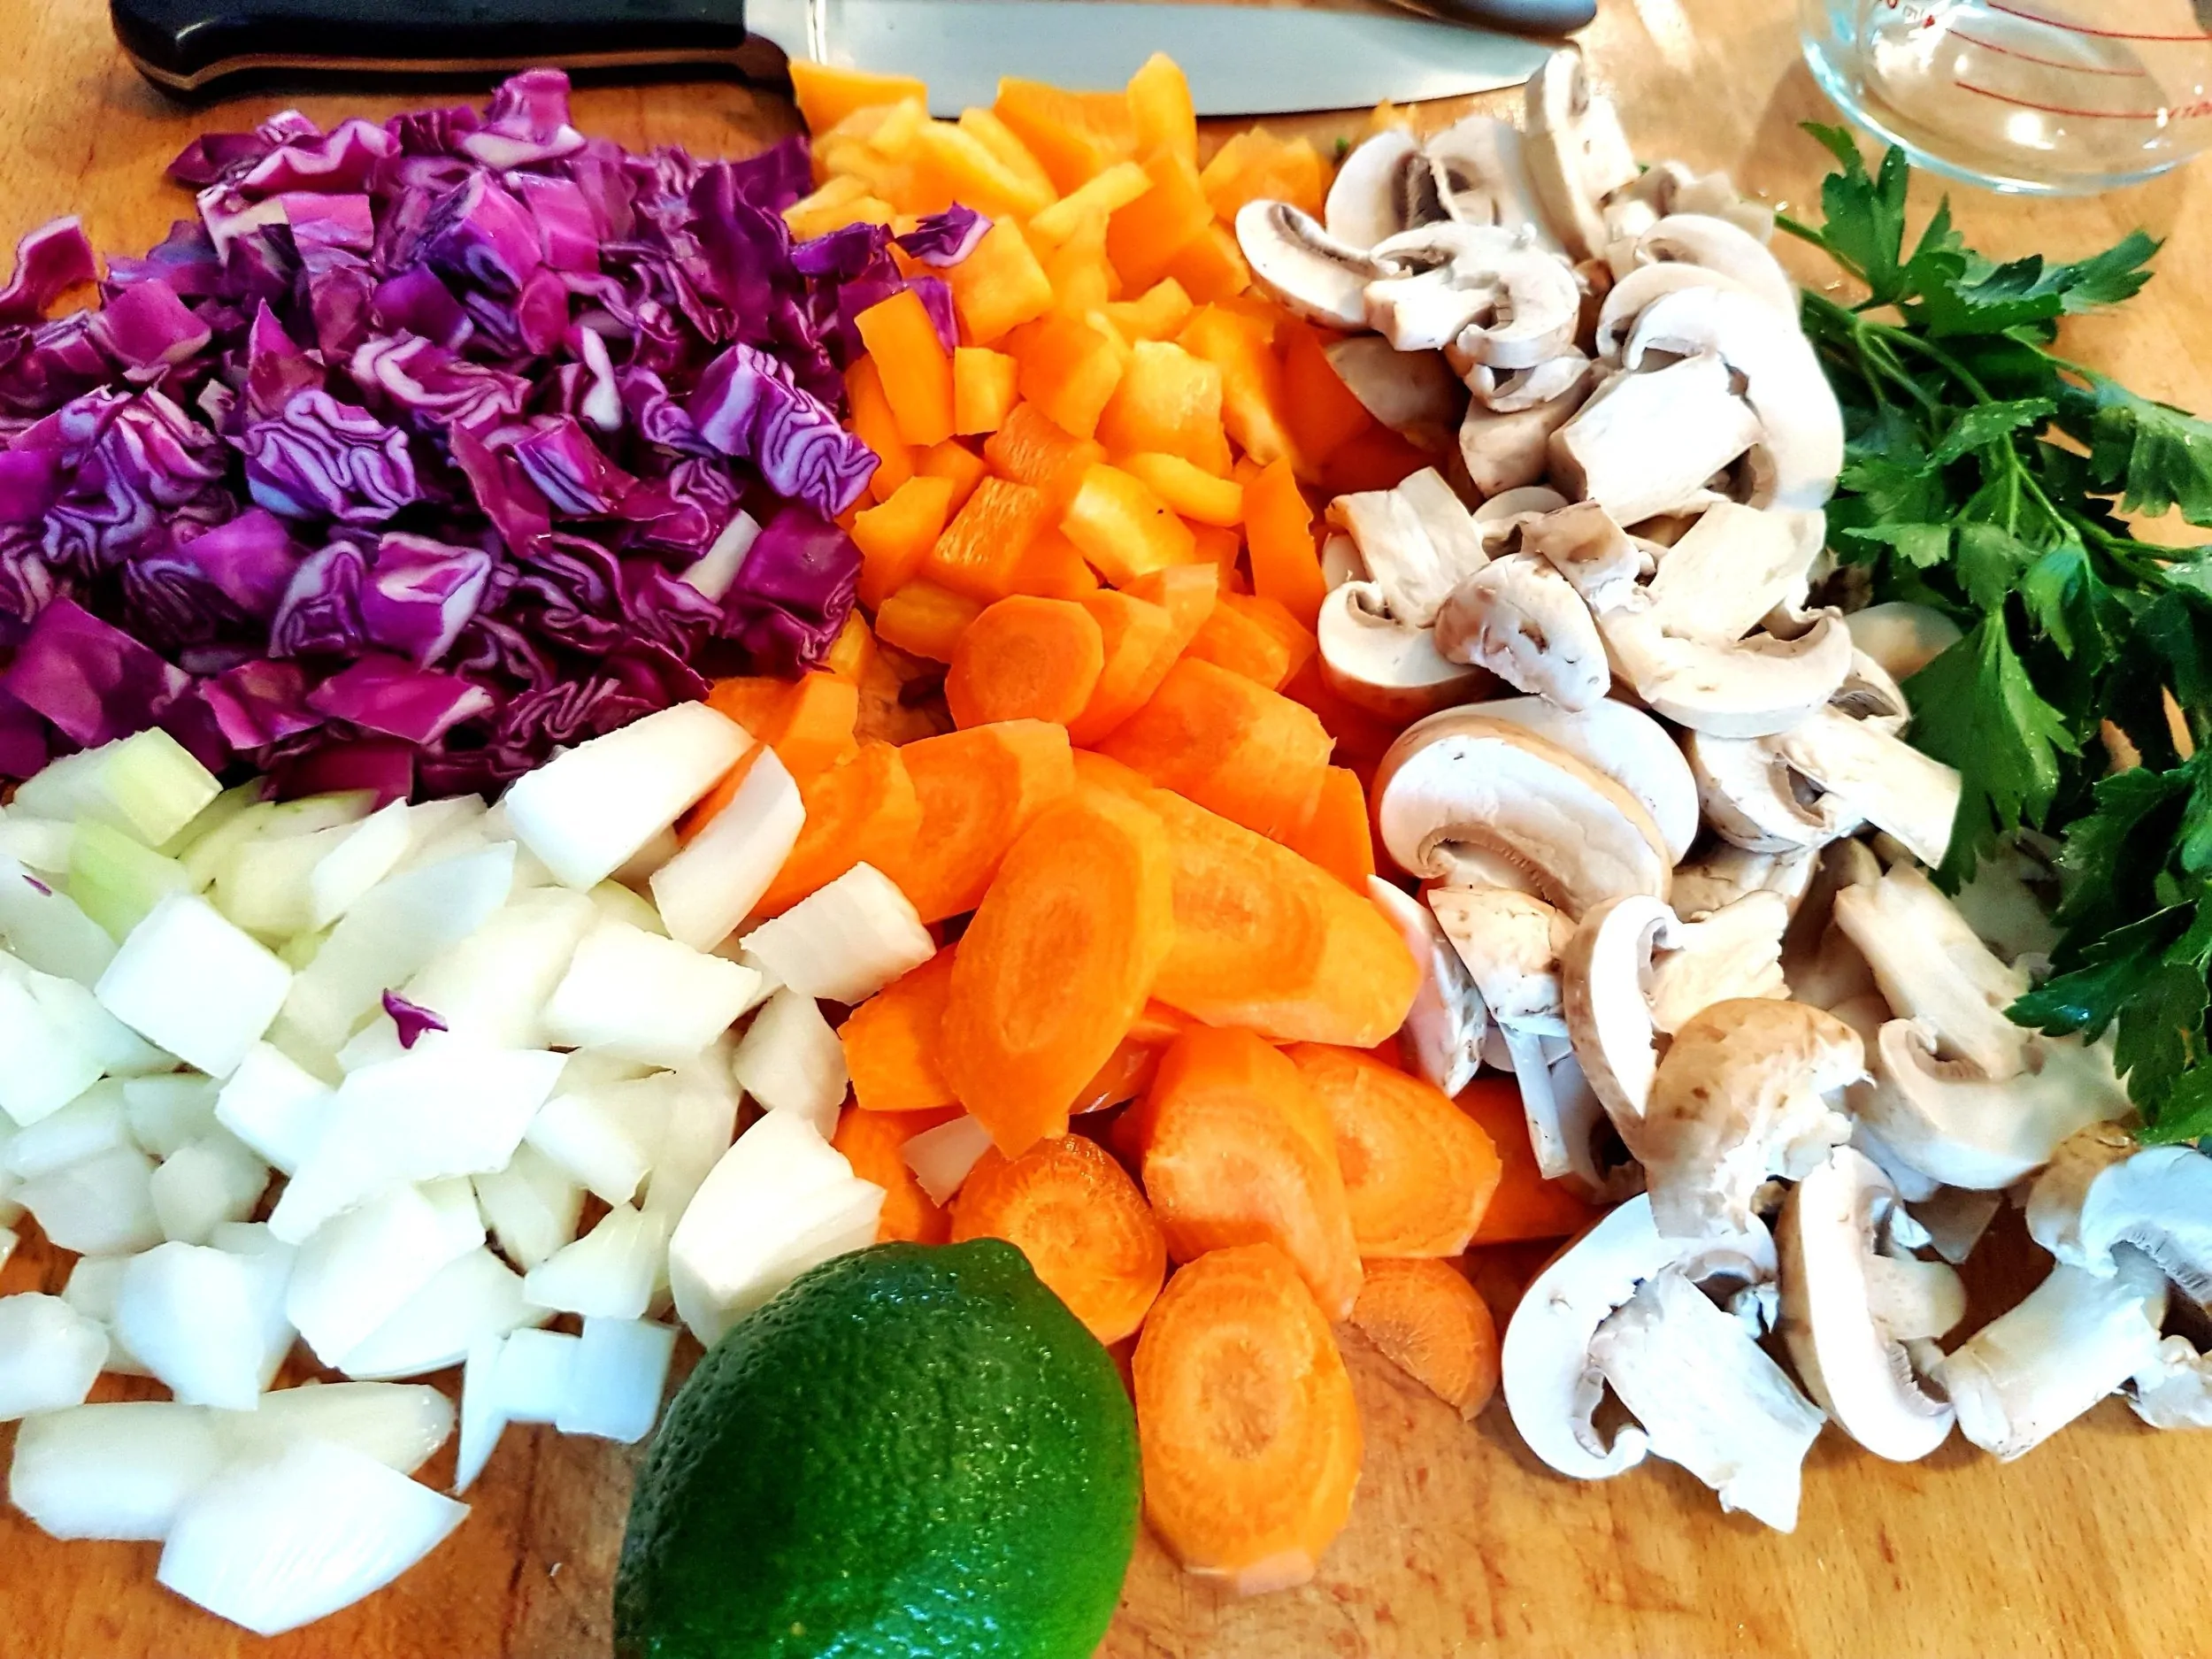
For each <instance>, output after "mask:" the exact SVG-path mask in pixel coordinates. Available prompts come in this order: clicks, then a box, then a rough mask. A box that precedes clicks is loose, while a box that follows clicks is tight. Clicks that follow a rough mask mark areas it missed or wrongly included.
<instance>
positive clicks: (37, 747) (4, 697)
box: [0, 690, 48, 778]
mask: <svg viewBox="0 0 2212 1659" xmlns="http://www.w3.org/2000/svg"><path fill="white" fill-rule="evenodd" d="M47 758H48V749H47V739H46V722H45V721H44V720H42V719H41V718H39V716H38V712H37V710H35V709H33V708H31V707H30V705H29V704H27V703H24V702H22V701H21V700H20V699H19V698H17V697H16V696H14V695H12V693H10V692H7V691H4V690H0V778H27V777H29V776H30V775H31V774H32V773H33V772H36V771H37V770H38V769H39V768H40V767H42V766H43V765H44V764H46V762H47Z"/></svg>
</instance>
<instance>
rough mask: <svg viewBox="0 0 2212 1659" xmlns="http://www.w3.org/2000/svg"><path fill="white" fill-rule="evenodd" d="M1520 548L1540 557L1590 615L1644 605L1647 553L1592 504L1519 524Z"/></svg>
mask: <svg viewBox="0 0 2212 1659" xmlns="http://www.w3.org/2000/svg"><path fill="white" fill-rule="evenodd" d="M1520 536H1521V549H1522V551H1524V552H1527V553H1536V554H1540V555H1541V556H1542V557H1544V558H1546V559H1547V560H1548V561H1549V562H1550V564H1551V565H1552V568H1553V569H1555V570H1556V571H1557V572H1559V573H1560V574H1561V575H1562V576H1564V577H1565V578H1566V579H1567V581H1568V583H1569V585H1570V586H1571V587H1572V588H1574V590H1575V592H1577V593H1578V594H1580V595H1582V599H1583V603H1585V604H1586V605H1588V606H1589V608H1590V611H1591V613H1592V614H1593V615H1594V616H1601V615H1603V614H1604V613H1605V612H1606V611H1614V610H1617V609H1619V608H1620V607H1621V606H1623V605H1629V604H1638V603H1643V597H1644V595H1643V591H1642V590H1641V589H1640V588H1638V587H1637V585H1636V583H1637V580H1638V578H1640V577H1641V576H1643V575H1645V574H1646V573H1647V572H1649V571H1650V569H1651V565H1652V560H1651V555H1650V554H1649V552H1648V551H1647V550H1646V549H1645V548H1643V547H1642V546H1641V545H1640V543H1638V542H1637V541H1633V540H1632V539H1631V537H1630V536H1629V534H1628V533H1627V532H1626V531H1624V530H1623V529H1622V528H1621V527H1620V526H1618V525H1617V524H1615V523H1614V522H1613V520H1612V518H1611V517H1610V516H1609V514H1608V513H1607V512H1606V511H1605V509H1604V508H1602V507H1601V506H1599V505H1598V503H1595V502H1594V501H1578V502H1575V503H1572V504H1571V505H1569V506H1565V507H1562V508H1560V509H1559V511H1556V512H1548V513H1545V514H1543V515H1542V516H1541V517H1540V518H1528V519H1524V520H1523V521H1522V524H1521V526H1520Z"/></svg>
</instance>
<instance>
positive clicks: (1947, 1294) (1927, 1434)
mask: <svg viewBox="0 0 2212 1659" xmlns="http://www.w3.org/2000/svg"><path fill="white" fill-rule="evenodd" d="M1901 1221H1904V1222H1908V1223H1909V1217H1907V1216H1906V1215H1905V1213H1904V1211H1903V1210H1902V1209H1901V1202H1900V1200H1899V1197H1898V1194H1897V1189H1896V1187H1893V1186H1892V1185H1891V1184H1890V1181H1889V1179H1888V1178H1887V1177H1886V1176H1885V1175H1884V1174H1883V1173H1882V1171H1880V1170H1878V1169H1877V1168H1876V1167H1875V1166H1874V1164H1872V1163H1871V1162H1870V1161H1869V1160H1868V1159H1867V1158H1865V1157H1863V1156H1861V1155H1860V1154H1859V1153H1856V1152H1854V1151H1853V1150H1852V1149H1851V1148H1848V1147H1838V1148H1835V1149H1834V1150H1832V1152H1830V1153H1829V1155H1828V1156H1827V1157H1826V1158H1825V1159H1824V1160H1823V1161H1822V1162H1821V1163H1820V1164H1818V1165H1817V1166H1816V1167H1815V1168H1814V1169H1812V1170H1811V1171H1809V1172H1808V1173H1807V1174H1806V1176H1805V1179H1803V1180H1802V1181H1801V1182H1799V1183H1798V1185H1797V1186H1795V1187H1793V1188H1791V1190H1790V1194H1789V1197H1788V1198H1787V1199H1786V1201H1785V1202H1784V1203H1783V1206H1782V1220H1781V1225H1780V1226H1779V1227H1778V1229H1777V1233H1776V1242H1777V1244H1778V1246H1779V1247H1780V1253H1781V1265H1782V1320H1781V1326H1780V1330H1781V1336H1782V1340H1783V1343H1784V1344H1785V1346H1786V1347H1787V1348H1788V1349H1789V1354H1790V1358H1791V1360H1792V1361H1793V1362H1794V1363H1795V1364H1796V1366H1797V1374H1798V1376H1799V1377H1800V1378H1801V1379H1803V1380H1804V1384H1805V1387H1806V1389H1807V1391H1808V1392H1809V1394H1811V1395H1812V1397H1813V1398H1814V1399H1815V1400H1816V1401H1818V1402H1820V1404H1821V1405H1822V1407H1823V1408H1824V1409H1826V1411H1827V1413H1828V1415H1829V1416H1831V1417H1833V1418H1835V1420H1836V1421H1837V1422H1838V1423H1839V1424H1840V1425H1842V1427H1843V1431H1844V1432H1845V1433H1847V1434H1848V1435H1850V1436H1851V1438H1852V1439H1853V1440H1856V1441H1858V1443H1859V1444H1860V1445H1862V1446H1863V1447H1865V1448H1867V1450H1869V1451H1870V1452H1872V1453H1873V1454H1874V1455H1876V1456H1878V1457H1886V1458H1888V1459H1890V1460H1891V1461H1892V1462H1893V1463H1911V1462H1913V1461H1914V1460H1916V1459H1917V1458H1922V1457H1925V1456H1926V1455H1928V1454H1929V1453H1930V1452H1932V1451H1933V1450H1935V1448H1937V1447H1939V1446H1940V1445H1941V1444H1942V1443H1943V1441H1944V1440H1945V1439H1946V1437H1947V1436H1948V1435H1949V1434H1950V1432H1951V1423H1952V1412H1951V1407H1950V1405H1949V1403H1948V1402H1946V1401H1943V1400H1940V1399H1938V1398H1936V1397H1935V1396H1933V1395H1932V1394H1928V1393H1927V1392H1926V1391H1925V1390H1924V1389H1923V1388H1922V1387H1921V1386H1920V1384H1919V1381H1918V1379H1916V1377H1915V1376H1914V1374H1913V1368H1912V1361H1911V1358H1910V1356H1909V1354H1908V1353H1907V1350H1906V1346H1905V1345H1906V1344H1907V1343H1908V1342H1911V1341H1915V1340H1919V1339H1922V1338H1931V1337H1938V1336H1940V1335H1942V1334H1943V1333H1945V1332H1946V1331H1948V1330H1950V1329H1951V1327H1952V1326H1954V1325H1956V1324H1957V1323H1958V1322H1959V1320H1960V1319H1961V1318H1962V1317H1964V1316H1965V1313H1966V1287H1965V1286H1964V1285H1963V1284H1962V1283H1961V1282H1960V1279H1959V1276H1958V1274H1957V1273H1956V1272H1955V1271H1952V1269H1951V1268H1950V1267H1948V1266H1947V1265H1946V1264H1944V1263H1941V1262H1924V1261H1921V1260H1920V1259H1918V1258H1917V1257H1916V1256H1913V1255H1912V1254H1911V1252H1910V1251H1909V1250H1908V1249H1906V1248H1904V1246H1903V1244H1902V1241H1901V1240H1900V1239H1899V1238H1898V1237H1897V1230H1896V1224H1897V1223H1899V1222H1901ZM1914 1231H1915V1232H1916V1231H1917V1230H1916V1229H1914Z"/></svg>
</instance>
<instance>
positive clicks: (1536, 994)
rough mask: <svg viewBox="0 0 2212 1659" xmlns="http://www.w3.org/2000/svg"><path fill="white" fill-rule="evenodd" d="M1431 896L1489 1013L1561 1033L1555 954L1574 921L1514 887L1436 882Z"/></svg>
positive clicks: (1531, 1027)
mask: <svg viewBox="0 0 2212 1659" xmlns="http://www.w3.org/2000/svg"><path fill="white" fill-rule="evenodd" d="M1428 902H1429V909H1430V910H1431V911H1432V912H1433V913H1434V915H1435V918H1436V921H1437V925H1438V926H1440V928H1441V929H1442V930H1443V933H1444V937H1445V938H1446V939H1448V940H1449V941H1451V945H1452V949H1454V950H1455V952H1456V953H1457V954H1458V956H1459V959H1460V961H1461V962H1462V963H1463V964H1465V966H1466V969H1467V972H1468V973H1469V975H1470V976H1471V978H1472V979H1473V981H1474V987H1475V989H1476V991H1477V992H1478V993H1479V995H1481V997H1482V1000H1483V1004H1484V1006H1485V1007H1486V1008H1487V1009H1488V1010H1490V1017H1491V1018H1493V1019H1494V1020H1496V1021H1497V1022H1498V1024H1499V1025H1518V1026H1522V1027H1525V1028H1526V1029H1529V1030H1534V1031H1542V1032H1546V1033H1556V1034H1560V1035H1564V1034H1565V1032H1566V1025H1565V1022H1564V1016H1563V1013H1562V1011H1561V1008H1560V1001H1559V954H1560V952H1561V950H1562V949H1564V948H1565V946H1566V943H1567V941H1568V939H1569V938H1570V937H1571V935H1572V933H1573V932H1574V924H1573V923H1572V922H1570V921H1569V920H1568V919H1567V918H1565V917H1563V916H1562V915H1561V914H1560V913H1559V912H1558V910H1555V909H1554V908H1553V907H1552V906H1550V905H1548V904H1547V903H1545V902H1544V901H1543V900H1541V899H1540V898H1537V897H1535V896H1534V895H1531V894H1526V893H1522V892H1518V891H1517V890H1516V889H1514V888H1512V887H1433V888H1432V889H1430V891H1429V894H1428Z"/></svg>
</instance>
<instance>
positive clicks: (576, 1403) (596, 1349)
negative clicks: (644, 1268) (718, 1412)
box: [553, 1317, 676, 1445]
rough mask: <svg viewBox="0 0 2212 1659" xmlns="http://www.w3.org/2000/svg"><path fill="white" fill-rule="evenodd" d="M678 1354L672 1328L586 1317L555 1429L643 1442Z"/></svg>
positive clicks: (629, 1320)
mask: <svg viewBox="0 0 2212 1659" xmlns="http://www.w3.org/2000/svg"><path fill="white" fill-rule="evenodd" d="M675 1352H676V1331H675V1327H674V1326H672V1325H656V1324H654V1323H652V1322H651V1321H649V1320H644V1319H603V1318H594V1317H586V1318H585V1320H584V1333H583V1335H582V1336H581V1337H580V1338H578V1339H577V1344H576V1349H575V1352H574V1353H573V1354H572V1355H571V1356H570V1358H569V1371H568V1387H567V1389H566V1391H565V1394H563V1396H562V1399H561V1404H560V1409H559V1410H558V1411H557V1413H556V1415H555V1417H554V1418H553V1426H554V1427H555V1428H557V1429H558V1430H559V1431H560V1432H562V1433H564V1434H593V1435H596V1436H598V1437H599V1438H600V1439H601V1440H620V1441H622V1442H623V1443H624V1444H626V1445H633V1444H635V1443H636V1442H637V1441H639V1440H643V1439H644V1438H645V1437H646V1435H647V1434H649V1432H651V1431H652V1427H653V1419H654V1418H655V1417H658V1416H659V1415H660V1409H661V1391H662V1389H663V1388H664V1387H665V1386H667V1383H668V1363H669V1361H670V1360H671V1359H672V1357H673V1356H674V1355H675Z"/></svg>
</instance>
